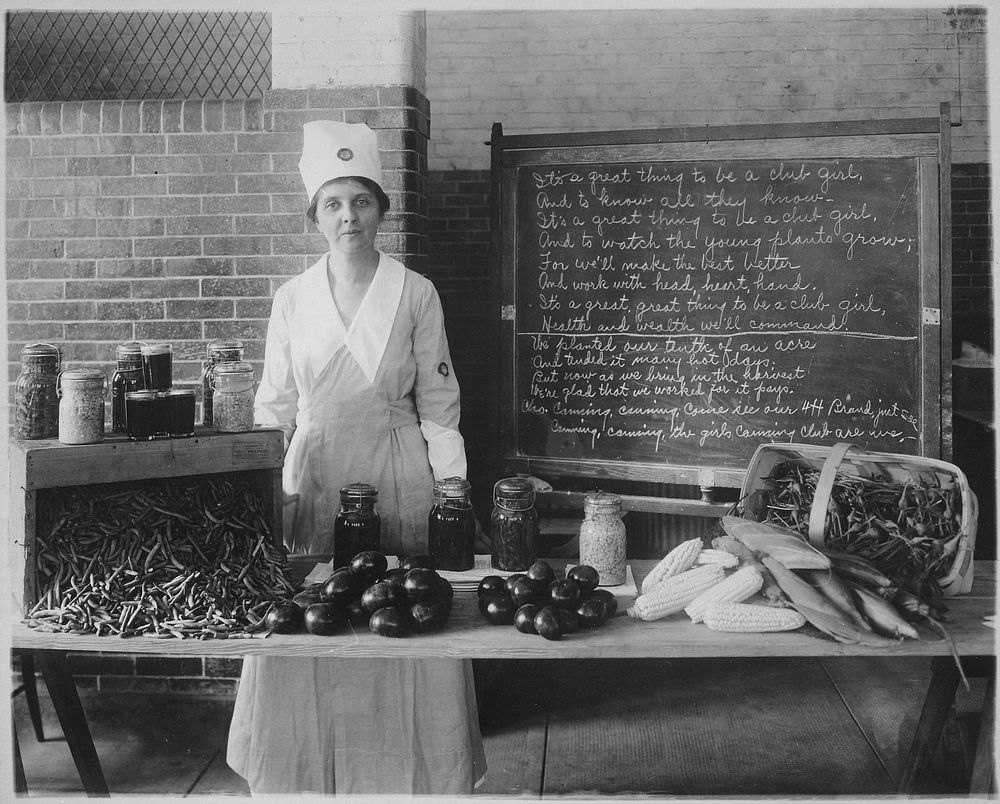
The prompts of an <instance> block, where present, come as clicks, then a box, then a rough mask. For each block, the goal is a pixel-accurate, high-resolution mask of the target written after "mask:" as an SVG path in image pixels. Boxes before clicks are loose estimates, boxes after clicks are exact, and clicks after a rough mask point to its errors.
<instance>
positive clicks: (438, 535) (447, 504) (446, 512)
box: [427, 477, 476, 572]
mask: <svg viewBox="0 0 1000 804" xmlns="http://www.w3.org/2000/svg"><path fill="white" fill-rule="evenodd" d="M427 545H428V547H427V551H428V553H430V555H432V556H433V557H434V563H435V565H436V566H437V568H438V569H439V570H453V571H455V572H461V571H463V570H467V569H472V567H473V566H474V565H475V563H476V556H475V545H476V515H475V512H474V511H473V510H472V484H471V483H469V481H468V480H465V479H464V478H461V477H448V478H445V479H444V480H438V481H435V483H434V505H433V506H432V507H431V512H430V514H429V515H428V517H427Z"/></svg>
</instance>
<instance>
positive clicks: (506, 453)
mask: <svg viewBox="0 0 1000 804" xmlns="http://www.w3.org/2000/svg"><path fill="white" fill-rule="evenodd" d="M950 126H951V121H950V109H949V105H948V104H947V103H944V104H941V108H940V114H939V116H938V117H927V118H904V119H895V120H852V121H840V122H837V121H832V122H816V123H787V124H773V125H747V126H711V127H709V126H706V127H689V128H667V129H651V130H623V131H601V132H575V133H572V132H571V133H554V134H537V135H513V136H509V135H505V134H504V133H503V128H502V125H501V124H500V123H495V124H494V126H493V130H492V134H491V140H490V146H491V152H492V159H491V163H492V164H491V184H492V188H491V189H492V251H491V262H492V270H493V280H494V282H493V287H494V293H495V299H496V302H497V307H495V308H494V309H497V310H498V312H499V340H498V342H499V354H498V363H499V374H498V379H497V388H496V391H497V393H496V399H497V403H496V406H495V409H494V418H495V428H494V433H495V434H496V439H497V440H496V452H495V453H494V454H496V455H498V456H500V462H501V464H502V471H503V472H521V473H528V474H533V475H538V476H540V477H543V478H545V479H554V478H583V479H587V478H590V479H595V480H600V479H615V480H624V481H643V482H651V483H669V484H687V485H695V486H699V487H701V489H702V490H703V500H704V501H707V500H708V499H709V496H708V490H709V489H711V488H715V487H724V488H738V487H740V486H741V485H742V483H743V478H744V474H745V472H744V471H742V470H740V469H733V468H732V467H728V468H727V467H718V466H711V465H706V466H699V465H664V464H648V463H639V462H628V461H615V460H589V459H586V458H584V459H565V458H553V457H537V456H529V455H524V454H519V451H518V444H517V443H516V432H515V420H516V408H517V403H518V400H517V399H516V398H515V392H516V379H515V371H516V365H515V363H516V356H515V337H514V336H515V332H516V329H515V325H514V319H515V316H516V308H515V298H516V292H517V288H516V285H515V282H516V270H515V269H516V266H517V259H518V253H517V243H516V237H515V231H514V228H515V226H514V223H513V222H514V221H516V212H517V203H518V199H517V193H516V186H515V183H514V182H515V179H516V176H517V171H518V169H519V168H522V167H525V166H544V165H545V164H565V163H580V164H587V163H589V162H600V161H614V160H615V159H616V158H618V159H623V160H626V159H629V158H631V159H632V160H640V159H652V160H661V159H662V160H664V161H684V160H688V161H701V160H712V159H715V158H730V159H751V158H775V159H778V158H781V159H785V158H787V159H795V158H798V159H809V158H836V157H841V156H844V157H847V156H849V157H869V156H870V157H875V158H893V157H900V158H913V159H914V160H915V161H916V162H917V165H918V170H917V174H918V185H919V186H918V190H917V194H918V197H919V201H918V203H919V207H920V212H919V238H920V243H919V248H920V273H921V277H920V287H921V299H920V303H919V305H918V306H917V310H918V311H919V312H920V315H921V317H922V321H921V322H920V326H919V332H920V369H919V371H920V386H921V414H922V415H921V420H922V424H923V430H922V432H921V434H920V438H921V442H920V454H922V455H924V456H926V457H937V458H942V459H945V460H948V459H949V458H950V454H951V363H950V357H951V345H950V326H948V320H949V317H950V309H951V224H950V217H951V203H950V196H951V184H950V174H951V164H950V163H951V153H950ZM636 154H639V155H638V156H636ZM648 502H649V505H643V504H642V503H641V502H639V503H638V504H633V505H631V506H629V507H631V508H633V509H640V510H658V511H664V510H668V508H669V506H668V508H665V507H664V505H663V502H664V501H659V500H652V499H650V500H649V501H648ZM676 502H677V505H676V506H674V507H673V508H669V510H676V511H677V512H678V513H695V514H697V513H702V511H701V510H690V509H691V508H692V501H691V500H683V501H682V500H678V501H676ZM694 508H695V509H697V505H695V506H694Z"/></svg>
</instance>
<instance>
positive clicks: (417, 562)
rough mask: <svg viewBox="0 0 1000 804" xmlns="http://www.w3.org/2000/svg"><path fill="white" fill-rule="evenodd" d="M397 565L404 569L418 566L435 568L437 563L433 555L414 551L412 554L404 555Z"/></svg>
mask: <svg viewBox="0 0 1000 804" xmlns="http://www.w3.org/2000/svg"><path fill="white" fill-rule="evenodd" d="M399 566H400V568H402V569H405V570H411V569H415V568H416V567H420V568H422V569H432V570H436V569H437V563H436V562H435V561H434V556H429V555H427V554H426V553H416V554H415V555H412V556H406V557H405V558H404V559H402V560H401V561H400V562H399Z"/></svg>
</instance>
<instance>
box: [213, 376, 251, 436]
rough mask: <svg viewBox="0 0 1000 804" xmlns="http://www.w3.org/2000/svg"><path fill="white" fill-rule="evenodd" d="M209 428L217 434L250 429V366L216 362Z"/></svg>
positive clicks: (244, 431) (243, 431) (241, 431)
mask: <svg viewBox="0 0 1000 804" xmlns="http://www.w3.org/2000/svg"><path fill="white" fill-rule="evenodd" d="M211 387H212V401H213V404H212V426H213V427H215V429H216V430H217V431H218V432H220V433H246V432H248V431H250V430H253V397H254V373H253V366H252V365H250V364H249V363H244V362H242V361H236V362H233V363H219V364H218V365H217V366H215V368H214V370H213V371H212V380H211Z"/></svg>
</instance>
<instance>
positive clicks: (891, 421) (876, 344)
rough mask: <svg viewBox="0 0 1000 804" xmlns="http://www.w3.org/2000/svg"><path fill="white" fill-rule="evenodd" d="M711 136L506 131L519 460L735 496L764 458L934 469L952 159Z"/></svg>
mask: <svg viewBox="0 0 1000 804" xmlns="http://www.w3.org/2000/svg"><path fill="white" fill-rule="evenodd" d="M911 122H912V121H909V123H908V126H907V129H906V131H907V132H908V133H909V132H910V129H911V128H912V125H910V123H911ZM938 123H939V121H938V120H937V119H934V120H933V121H927V125H926V128H927V129H928V130H932V131H933V133H934V134H935V135H938V134H939V127H938ZM883 130H884V126H883V128H880V129H878V131H879V132H881V131H883ZM648 133H649V134H653V132H648ZM699 133H700V135H701V136H702V137H704V141H703V142H681V143H670V142H666V143H665V142H664V139H669V138H664V137H663V136H662V133H660V134H661V136H660V137H659V138H656V137H652V136H651V137H648V138H647V141H646V142H642V141H641V140H642V138H641V137H639V136H638V133H637V132H632V133H631V137H630V139H631V141H628V142H623V143H613V142H612V143H608V144H605V145H601V144H599V143H598V144H597V145H595V144H594V142H593V140H591V141H589V142H588V143H586V145H580V144H577V142H574V141H573V140H572V138H570V142H569V144H560V142H559V138H558V136H556V135H552V136H550V137H548V138H547V139H546V140H545V141H544V142H543V143H540V142H539V140H537V139H536V140H534V141H531V142H530V143H528V144H529V145H530V146H531V147H524V145H525V139H526V138H520V142H518V139H519V138H509V139H508V138H503V140H501V142H504V140H505V141H506V143H505V144H506V146H507V147H506V148H503V147H501V149H500V153H499V154H498V153H497V142H496V140H497V138H498V132H497V130H496V129H495V130H494V158H495V160H498V161H499V165H495V171H494V175H495V176H496V178H497V184H496V187H497V189H498V199H497V202H498V207H499V215H498V218H499V220H498V224H499V227H500V230H501V233H502V236H501V237H500V238H499V240H498V241H497V242H498V250H499V251H500V252H501V256H500V262H499V266H498V269H499V270H500V272H501V274H502V277H501V280H502V281H501V288H502V290H501V296H502V310H503V318H504V322H503V326H504V327H505V329H504V330H503V332H502V336H501V342H502V346H503V348H504V350H505V359H504V361H503V366H504V372H505V375H506V376H505V378H504V382H503V387H504V388H505V391H504V399H503V403H504V404H505V405H507V404H508V403H509V407H505V412H506V414H507V421H505V422H502V423H501V425H500V429H501V431H503V432H504V433H505V434H506V436H507V449H506V457H508V458H512V459H521V460H523V461H524V465H525V466H530V464H531V462H532V460H534V461H535V464H536V465H538V461H544V462H546V463H547V464H548V465H550V466H555V467H558V466H559V465H563V466H564V468H565V467H570V468H571V467H576V468H579V467H580V466H581V465H585V464H594V463H595V462H597V463H599V464H602V465H604V466H613V467H616V471H617V474H619V475H620V476H623V477H629V476H633V471H632V470H637V471H636V473H635V475H634V476H637V477H644V478H649V477H656V476H660V477H667V478H677V477H688V478H691V477H694V476H697V477H698V478H700V479H701V480H700V481H699V482H702V483H703V484H704V477H705V473H704V470H706V469H709V470H712V471H713V472H716V473H717V475H718V476H717V477H715V478H714V479H713V480H712V484H714V485H729V484H732V485H735V484H736V482H737V479H738V477H739V472H740V470H741V469H742V468H744V467H745V466H746V464H747V462H748V460H749V458H750V457H751V456H752V454H753V452H754V450H755V449H756V448H757V446H758V445H759V444H761V443H767V442H800V443H802V442H806V443H820V444H832V443H835V442H837V441H851V442H853V443H856V444H859V445H861V446H864V447H867V448H869V449H875V450H880V451H886V452H900V453H907V454H937V455H939V454H940V448H941V444H940V437H941V422H940V419H941V404H942V399H943V397H944V396H945V394H944V391H943V389H942V387H941V386H942V383H941V376H942V374H941V362H942V355H941V340H942V338H941V327H940V306H941V302H940V297H941V285H942V280H941V276H942V272H941V264H940V262H941V260H940V243H941V235H940V228H939V218H940V206H941V204H940V203H939V195H938V194H939V173H940V162H941V155H940V143H939V141H938V137H937V136H934V137H930V138H927V137H923V138H921V137H915V138H912V139H906V138H898V137H896V138H892V141H891V142H890V143H889V144H888V145H887V144H886V143H885V142H884V140H885V139H887V135H884V134H879V135H874V134H865V133H862V134H858V133H857V132H854V131H852V132H851V135H850V136H844V135H838V136H837V137H828V138H823V137H818V136H815V132H813V131H810V132H809V136H800V137H794V136H788V135H789V134H795V130H794V129H793V130H791V131H790V132H789V131H788V130H785V131H782V132H781V133H782V136H780V137H775V136H773V135H774V133H775V128H774V127H768V128H767V129H765V130H764V132H763V133H766V134H768V135H769V136H768V137H767V138H764V137H760V138H756V139H754V138H752V137H749V138H748V137H747V136H746V134H745V133H743V134H741V135H740V140H739V142H737V143H733V142H727V141H725V140H724V139H723V138H715V139H713V137H712V132H710V131H705V130H699ZM726 133H727V134H729V135H731V134H732V130H729V129H727V130H726ZM894 133H896V132H894ZM577 139H578V138H577ZM609 139H610V138H609ZM720 142H721V143H722V144H723V145H724V146H725V147H721V148H720V147H718V145H719V143H720ZM540 144H544V146H545V147H539V145H540ZM713 145H714V146H715V147H712V146H713ZM519 146H520V147H519ZM659 468H666V469H669V470H671V471H667V472H665V473H663V472H660V473H659V474H657V470H658V469H659ZM720 477H721V478H723V480H721V482H720V480H719V478H720ZM725 478H729V480H730V483H727V482H726V480H725Z"/></svg>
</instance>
